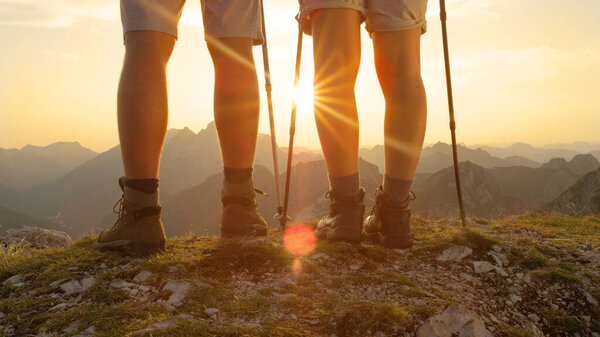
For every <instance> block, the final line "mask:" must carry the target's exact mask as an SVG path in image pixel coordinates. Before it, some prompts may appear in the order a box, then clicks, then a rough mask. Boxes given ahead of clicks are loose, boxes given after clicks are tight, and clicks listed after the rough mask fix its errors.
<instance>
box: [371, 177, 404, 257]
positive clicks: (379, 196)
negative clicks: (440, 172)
mask: <svg viewBox="0 0 600 337" xmlns="http://www.w3.org/2000/svg"><path fill="white" fill-rule="evenodd" d="M411 200H414V194H413V193H412V192H411V193H410V194H409V195H408V197H406V200H404V201H403V202H401V203H397V202H393V201H392V200H390V198H389V197H388V196H387V194H385V192H383V188H382V187H381V186H379V188H378V189H377V192H375V205H374V206H373V210H372V211H371V215H369V216H368V217H367V219H365V224H364V233H365V237H366V238H367V240H369V241H373V242H379V243H381V244H383V245H384V246H385V247H388V248H399V249H406V248H409V247H410V246H412V240H413V237H412V234H411V232H410V216H411V211H410V208H409V207H408V204H409V203H410V201H411Z"/></svg>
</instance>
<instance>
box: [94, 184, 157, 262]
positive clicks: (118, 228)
mask: <svg viewBox="0 0 600 337" xmlns="http://www.w3.org/2000/svg"><path fill="white" fill-rule="evenodd" d="M119 185H120V186H121V189H123V188H124V185H123V178H121V179H119ZM117 207H118V208H117ZM113 211H114V212H115V213H116V214H117V215H118V219H117V221H116V222H115V224H114V225H113V226H112V227H111V228H110V229H106V230H104V231H102V233H100V235H99V236H98V243H99V244H100V247H101V248H105V249H115V250H120V251H122V252H124V253H126V254H128V255H136V256H144V255H149V254H153V253H157V252H161V251H164V250H165V241H166V237H165V230H164V228H163V224H162V221H161V220H160V215H161V207H160V205H157V206H151V207H140V206H137V205H135V204H132V203H130V202H128V201H127V200H125V197H124V196H122V197H121V199H119V201H117V203H116V204H115V206H114V207H113Z"/></svg>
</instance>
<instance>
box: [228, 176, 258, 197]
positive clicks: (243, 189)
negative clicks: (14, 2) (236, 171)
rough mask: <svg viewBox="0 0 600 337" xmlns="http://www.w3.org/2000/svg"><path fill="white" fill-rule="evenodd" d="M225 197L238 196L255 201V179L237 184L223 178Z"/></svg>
mask: <svg viewBox="0 0 600 337" xmlns="http://www.w3.org/2000/svg"><path fill="white" fill-rule="evenodd" d="M223 195H225V196H226V195H237V196H240V197H244V198H246V199H254V179H252V177H250V178H249V179H246V180H245V181H242V182H240V183H237V184H236V183H232V182H230V181H228V180H227V179H225V178H223Z"/></svg>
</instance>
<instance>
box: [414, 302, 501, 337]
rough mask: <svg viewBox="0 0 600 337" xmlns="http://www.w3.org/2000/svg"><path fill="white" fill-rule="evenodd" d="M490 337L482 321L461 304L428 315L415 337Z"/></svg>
mask: <svg viewBox="0 0 600 337" xmlns="http://www.w3.org/2000/svg"><path fill="white" fill-rule="evenodd" d="M453 336H457V337H492V334H491V333H490V332H489V331H488V330H487V329H486V328H485V324H484V323H483V321H482V320H481V319H480V318H479V317H478V316H477V315H476V314H474V313H473V312H471V311H469V310H468V309H467V308H466V307H465V306H464V305H462V304H453V305H451V306H449V307H447V308H446V309H445V310H444V311H443V312H442V313H440V314H437V315H434V316H432V317H429V318H428V319H427V321H425V323H424V324H423V325H422V326H421V327H420V328H419V330H417V337H453Z"/></svg>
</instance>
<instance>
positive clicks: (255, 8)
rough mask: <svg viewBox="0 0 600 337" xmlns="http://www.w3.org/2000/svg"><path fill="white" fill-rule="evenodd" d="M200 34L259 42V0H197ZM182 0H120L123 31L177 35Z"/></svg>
mask: <svg viewBox="0 0 600 337" xmlns="http://www.w3.org/2000/svg"><path fill="white" fill-rule="evenodd" d="M200 2H201V4H202V19H203V22H204V37H205V38H206V39H210V38H215V39H218V38H227V37H243V38H251V39H253V40H254V44H255V45H260V44H262V42H263V31H262V15H261V10H260V0H201V1H200ZM184 4H185V0H121V21H122V23H123V34H125V33H127V32H132V31H137V30H152V31H157V32H163V33H167V34H170V35H173V36H175V38H177V25H178V23H179V18H180V17H181V11H182V10H183V5H184Z"/></svg>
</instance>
